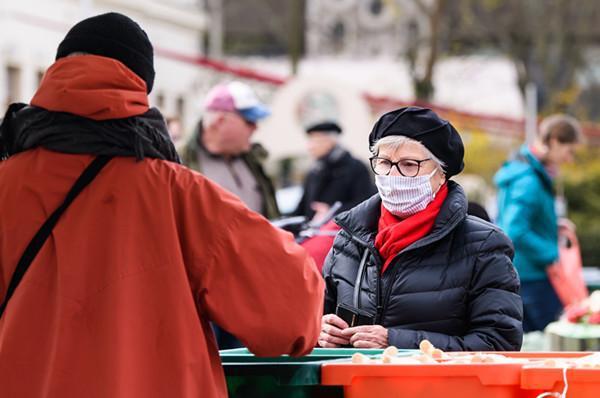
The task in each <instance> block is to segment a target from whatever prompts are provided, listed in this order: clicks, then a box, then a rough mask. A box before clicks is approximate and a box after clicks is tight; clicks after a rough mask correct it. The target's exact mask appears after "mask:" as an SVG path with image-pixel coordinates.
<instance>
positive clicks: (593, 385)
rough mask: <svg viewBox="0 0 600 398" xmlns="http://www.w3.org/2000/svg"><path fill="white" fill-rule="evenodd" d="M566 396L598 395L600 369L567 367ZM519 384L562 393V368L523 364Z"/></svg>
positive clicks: (599, 392) (580, 397) (588, 397)
mask: <svg viewBox="0 0 600 398" xmlns="http://www.w3.org/2000/svg"><path fill="white" fill-rule="evenodd" d="M566 376H567V383H568V385H569V388H568V391H567V397H568V398H598V397H600V369H575V368H568V369H567V374H566ZM521 386H522V387H523V388H524V389H532V390H536V391H540V390H541V391H542V392H558V393H562V391H563V389H564V386H565V385H564V383H563V369H560V368H536V367H529V366H525V367H523V370H522V376H521Z"/></svg>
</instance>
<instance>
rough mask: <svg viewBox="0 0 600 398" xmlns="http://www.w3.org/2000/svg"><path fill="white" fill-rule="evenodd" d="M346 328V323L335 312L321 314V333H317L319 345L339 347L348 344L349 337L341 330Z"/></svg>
mask: <svg viewBox="0 0 600 398" xmlns="http://www.w3.org/2000/svg"><path fill="white" fill-rule="evenodd" d="M347 328H348V324H347V323H346V322H345V321H344V320H343V319H342V318H340V317H339V316H337V315H335V314H327V315H323V318H321V334H320V335H319V340H318V343H319V346H321V347H323V348H339V347H340V346H343V345H349V344H350V341H349V337H347V336H345V335H344V334H343V333H342V331H343V330H344V329H347Z"/></svg>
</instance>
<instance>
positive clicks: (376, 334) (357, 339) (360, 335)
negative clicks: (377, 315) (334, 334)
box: [342, 325, 389, 348]
mask: <svg viewBox="0 0 600 398" xmlns="http://www.w3.org/2000/svg"><path fill="white" fill-rule="evenodd" d="M342 334H343V335H344V336H345V337H347V338H349V339H350V344H352V346H353V347H356V348H386V347H388V346H389V343H388V330H387V329H386V328H384V327H383V326H381V325H363V326H356V327H353V328H348V329H344V330H343V331H342Z"/></svg>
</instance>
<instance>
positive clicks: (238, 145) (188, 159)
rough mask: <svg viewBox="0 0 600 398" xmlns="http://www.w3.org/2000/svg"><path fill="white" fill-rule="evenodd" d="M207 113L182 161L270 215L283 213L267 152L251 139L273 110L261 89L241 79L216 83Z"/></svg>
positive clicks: (253, 207)
mask: <svg viewBox="0 0 600 398" xmlns="http://www.w3.org/2000/svg"><path fill="white" fill-rule="evenodd" d="M204 111H205V113H204V116H203V118H202V120H201V121H200V122H199V123H198V128H197V131H196V133H195V134H194V135H193V137H192V139H191V141H190V142H189V143H188V144H187V146H186V147H185V148H184V150H183V153H182V161H183V163H184V164H186V165H187V166H189V167H191V168H192V169H195V170H197V171H200V172H201V173H202V174H204V175H205V176H206V177H208V178H210V179H211V180H213V181H215V182H216V183H218V184H219V185H221V186H222V187H223V188H225V189H227V190H228V191H230V192H232V193H234V194H235V195H237V196H238V197H239V198H240V199H241V200H242V201H243V202H244V203H245V204H246V206H248V207H249V208H250V209H252V210H254V211H256V212H258V213H260V214H262V215H264V216H265V217H267V218H269V219H273V218H277V217H279V215H280V213H279V209H278V207H277V202H276V200H275V190H274V188H273V184H272V182H271V180H270V179H269V177H268V176H267V175H266V173H265V171H264V169H263V167H262V162H263V161H264V160H265V159H266V157H267V152H266V151H265V149H264V148H263V147H262V146H260V145H259V144H253V143H252V142H251V141H250V139H251V137H252V134H253V133H254V131H256V127H257V123H258V122H259V121H260V120H262V119H264V118H266V117H267V116H269V115H270V111H269V109H268V108H267V106H266V105H265V104H263V103H262V102H261V101H260V100H259V98H258V97H257V96H256V93H255V92H254V91H253V90H252V88H250V86H248V85H247V84H244V83H242V82H239V81H232V82H229V83H225V84H219V85H217V86H215V87H213V88H212V89H211V90H210V91H209V93H208V94H207V96H206V99H205V101H204Z"/></svg>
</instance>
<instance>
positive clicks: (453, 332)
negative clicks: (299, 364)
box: [323, 181, 523, 351]
mask: <svg viewBox="0 0 600 398" xmlns="http://www.w3.org/2000/svg"><path fill="white" fill-rule="evenodd" d="M448 188H449V190H448V197H447V198H446V200H445V202H444V204H443V206H442V209H441V211H440V214H439V215H438V217H437V219H436V221H435V225H434V227H433V229H432V231H431V233H430V234H429V235H427V236H426V237H424V238H422V239H420V240H418V241H416V242H415V243H413V244H412V245H410V246H409V247H407V248H406V249H404V250H402V251H401V252H400V253H399V254H398V255H397V256H396V258H395V259H394V260H393V261H392V263H391V264H390V266H389V267H387V269H386V270H385V272H384V274H383V276H382V278H378V276H379V275H380V274H381V272H380V269H381V264H382V260H381V257H380V255H379V253H378V251H377V249H376V248H375V246H374V240H375V235H376V233H377V223H378V220H379V215H380V206H381V199H380V197H379V196H378V195H375V196H373V197H372V198H370V199H368V200H367V201H365V202H363V203H361V204H360V205H358V206H356V207H355V208H353V209H352V210H350V211H347V212H345V213H342V214H340V215H339V216H338V217H337V218H336V222H337V223H338V224H339V225H340V226H341V227H342V231H340V233H339V234H338V235H337V237H336V239H335V242H334V245H333V248H332V250H331V251H330V253H329V255H328V257H327V260H326V262H325V266H324V268H323V275H324V276H325V281H326V286H327V291H326V297H325V313H326V314H327V313H335V309H336V305H337V303H340V302H343V303H346V304H349V305H353V303H354V301H355V300H354V299H353V292H354V285H355V281H356V279H357V274H358V268H359V264H360V262H361V259H362V258H363V255H365V251H366V253H368V254H367V257H366V262H365V265H366V266H365V268H364V269H365V271H364V273H363V275H364V277H363V278H362V284H361V294H360V300H359V303H360V304H359V307H360V308H361V309H363V310H366V311H369V312H371V313H372V314H376V323H377V324H379V325H383V326H384V327H386V328H388V342H389V344H390V345H394V346H396V347H399V348H417V347H418V345H419V342H421V340H423V339H427V340H429V341H431V343H433V345H434V346H436V347H439V348H441V349H442V350H447V351H462V350H469V351H483V350H498V351H501V350H519V349H520V347H521V342H522V337H523V329H522V324H521V321H522V319H523V309H522V303H521V298H520V297H519V294H518V293H519V279H518V277H517V274H516V272H515V270H514V267H513V265H512V261H511V260H512V257H513V248H512V245H511V243H510V241H509V240H508V238H507V237H506V236H505V235H504V234H503V233H502V232H501V231H500V230H499V229H498V228H496V227H495V226H493V225H492V224H490V223H487V222H485V221H483V220H480V219H478V218H475V217H471V216H467V200H466V197H465V194H464V192H463V190H462V188H461V187H460V185H458V184H456V183H454V182H452V181H449V182H448ZM378 282H379V283H380V284H379V283H378ZM378 286H379V289H378ZM378 290H379V291H380V292H381V294H379V297H380V300H379V305H378V304H377V303H378V294H377V292H378Z"/></svg>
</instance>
